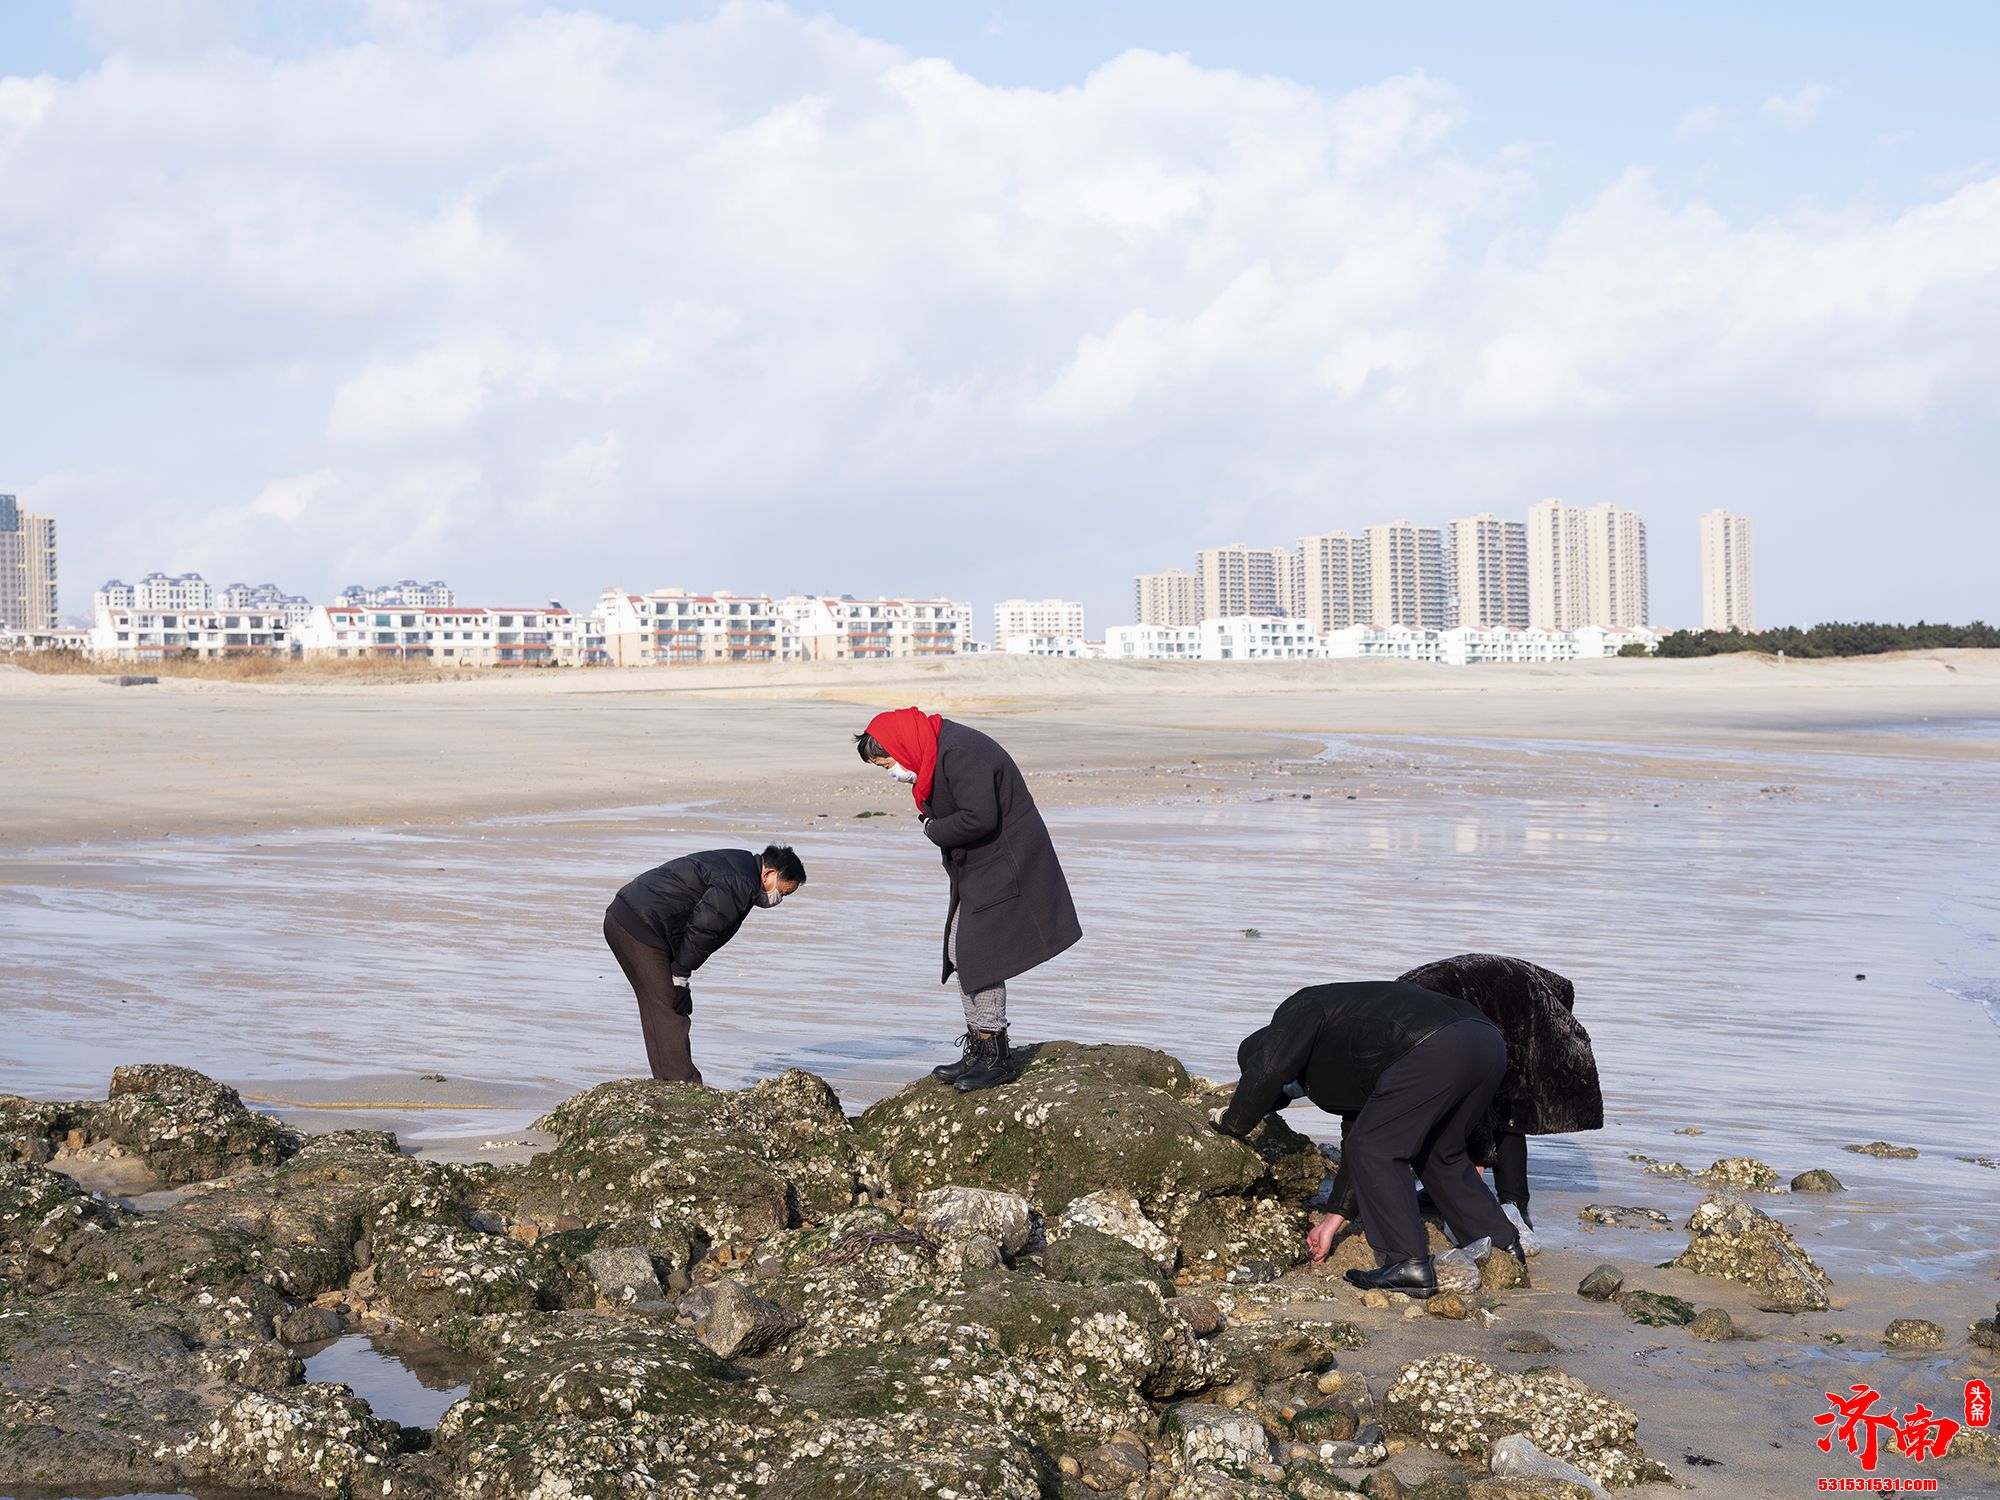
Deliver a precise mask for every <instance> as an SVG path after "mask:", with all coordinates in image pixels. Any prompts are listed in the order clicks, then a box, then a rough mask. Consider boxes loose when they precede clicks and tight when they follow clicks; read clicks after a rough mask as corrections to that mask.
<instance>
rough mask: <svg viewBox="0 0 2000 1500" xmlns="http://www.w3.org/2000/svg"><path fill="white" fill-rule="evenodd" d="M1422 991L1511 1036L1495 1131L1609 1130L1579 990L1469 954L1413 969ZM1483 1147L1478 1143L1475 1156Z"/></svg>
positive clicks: (1521, 966)
mask: <svg viewBox="0 0 2000 1500" xmlns="http://www.w3.org/2000/svg"><path fill="white" fill-rule="evenodd" d="M1402 977H1403V982H1404V983H1405V984H1416V985H1422V986H1423V987H1424V988H1425V989H1427V990H1435V991H1436V992H1437V993H1438V994H1440V995H1450V996H1452V997H1453V998H1454V999H1457V1000H1463V1001H1465V1002H1466V1003H1467V1004H1468V1005H1471V1006H1473V1007H1475V1008H1476V1009H1477V1010H1479V1012H1480V1013H1481V1014H1482V1015H1484V1016H1485V1017H1486V1018H1487V1019H1488V1020H1490V1021H1491V1022H1492V1023H1493V1024H1494V1025H1495V1026H1498V1027H1499V1028H1500V1031H1501V1034H1502V1035H1503V1036H1505V1037H1506V1038H1507V1076H1506V1078H1505V1079H1503V1080H1502V1081H1501V1084H1500V1091H1499V1092H1498V1093H1496V1094H1495V1095H1494V1096H1493V1104H1492V1107H1491V1108H1490V1109H1489V1110H1488V1111H1487V1118H1486V1125H1487V1130H1486V1131H1482V1132H1480V1134H1481V1135H1482V1136H1485V1135H1489V1134H1490V1133H1495V1132H1501V1131H1518V1132H1519V1133H1520V1134H1522V1135H1564V1134H1567V1133H1568V1132H1570V1131H1572V1130H1602V1129H1603V1128H1604V1092H1603V1089H1602V1088H1601V1086H1600V1085H1599V1083H1598V1080H1597V1058H1596V1056H1595V1055H1594V1054H1593V1053H1592V1052H1591V1050H1590V1033H1589V1032H1587V1031H1585V1030H1584V1029H1583V1025H1582V1023H1581V1022H1579V1021H1578V1020H1577V1018H1576V1016H1575V1015H1574V1014H1573V1012H1574V1010H1575V1007H1576V986H1575V985H1573V984H1571V983H1570V982H1569V981H1568V980H1567V979H1565V978H1563V976H1562V975H1560V974H1557V973H1555V972H1554V971H1553V970H1550V969H1544V968H1542V967H1541V966H1540V965H1539V964H1531V963H1529V962H1528V961H1527V960H1526V959H1525V958H1507V957H1505V956H1503V955H1501V954H1498V953H1461V954H1459V955H1458V957H1456V958H1443V959H1439V960H1438V961H1437V962H1436V963H1431V964H1425V965H1423V966H1422V967H1421V968H1416V969H1412V970H1410V972H1409V973H1407V974H1405V975H1403V976H1402ZM1484 1144H1485V1143H1484V1142H1483V1141H1475V1142H1474V1147H1473V1149H1474V1151H1475V1153H1477V1154H1478V1155H1482V1156H1483V1155H1484V1154H1485V1152H1483V1151H1481V1150H1480V1147H1481V1146H1482V1145H1484Z"/></svg>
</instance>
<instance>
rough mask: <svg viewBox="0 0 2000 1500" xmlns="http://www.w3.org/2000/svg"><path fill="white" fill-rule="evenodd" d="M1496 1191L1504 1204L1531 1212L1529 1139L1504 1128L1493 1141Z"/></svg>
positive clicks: (1494, 1185) (1494, 1188)
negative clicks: (1529, 1205)
mask: <svg viewBox="0 0 2000 1500" xmlns="http://www.w3.org/2000/svg"><path fill="white" fill-rule="evenodd" d="M1493 1192H1494V1195H1495V1196H1496V1197H1498V1198H1499V1200H1500V1201H1501V1202H1502V1203H1511V1204H1513V1205H1514V1206H1515V1207H1516V1208H1518V1209H1520V1210H1521V1212H1522V1213H1526V1212H1527V1211H1528V1138H1527V1137H1526V1136H1525V1135H1522V1134H1521V1133H1520V1132H1519V1131H1518V1130H1503V1131H1501V1132H1500V1134H1499V1135H1498V1136H1497V1137H1495V1139H1494V1142H1493Z"/></svg>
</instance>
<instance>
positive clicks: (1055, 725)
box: [0, 652, 2000, 855]
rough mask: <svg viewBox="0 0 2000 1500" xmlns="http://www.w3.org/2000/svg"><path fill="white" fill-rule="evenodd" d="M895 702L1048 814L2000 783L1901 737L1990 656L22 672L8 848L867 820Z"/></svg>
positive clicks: (1966, 705)
mask: <svg viewBox="0 0 2000 1500" xmlns="http://www.w3.org/2000/svg"><path fill="white" fill-rule="evenodd" d="M724 673H727V674H730V676H731V677H732V678H733V679H735V680H731V681H727V682H723V681H718V680H717V679H718V677H720V676H721V675H722V674H724ZM739 674H740V675H739ZM1447 674H1450V675H1447ZM906 701H917V702H920V703H922V704H924V705H925V706H926V707H930V708H933V709H934V710H937V711H942V712H945V713H947V714H953V713H956V714H961V715H964V716H966V717H968V718H973V719H977V720H979V721H981V722H986V723H988V724H989V725H991V727H994V728H995V729H997V730H998V731H999V733H1000V736H1001V737H1002V738H1003V739H1004V740H1005V741H1006V743H1007V744H1008V745H1009V747H1010V748H1011V749H1012V750H1013V751H1014V752H1015V754H1016V757H1017V758H1018V759H1019V760H1020V761H1021V764H1022V766H1023V769H1024V770H1025V771H1027V772H1028V774H1029V775H1030V776H1031V777H1034V778H1035V781H1036V785H1037V790H1038V794H1039V793H1040V791H1041V790H1042V788H1044V787H1049V788H1050V789H1051V795H1052V798H1053V799H1055V801H1056V802H1057V805H1060V803H1061V799H1062V797H1063V796H1064V795H1065V794H1064V793H1063V792H1062V791H1061V790H1059V789H1056V788H1055V787H1054V786H1053V782H1052V778H1056V777H1065V778H1068V777H1076V778H1085V777H1088V778H1095V780H1096V784H1097V785H1098V786H1099V787H1100V788H1102V787H1105V786H1110V785H1111V783H1113V782H1115V781H1116V780H1117V779H1118V778H1121V777H1129V778H1134V779H1136V780H1138V781H1142V782H1145V781H1157V782H1159V783H1161V784H1162V785H1164V784H1165V783H1166V782H1168V781H1170V780H1171V779H1172V778H1173V777H1174V776H1176V775H1179V774H1181V771H1182V768H1184V767H1186V766H1187V765H1188V764H1190V763H1193V762H1200V763H1202V764H1203V765H1204V767H1206V766H1208V765H1211V764H1213V763H1218V762H1220V763H1234V764H1242V765H1247V764H1249V763H1252V762H1264V761H1273V762H1275V761H1278V760H1283V759H1284V758H1285V752H1286V751H1287V750H1289V749H1290V748H1292V747H1293V746H1294V745H1296V743H1297V742H1298V740H1299V739H1300V738H1301V737H1314V738H1319V739H1322V740H1329V739H1331V740H1340V739H1353V740H1367V741H1370V742H1371V743H1380V744H1383V745H1385V746H1386V745H1391V744H1393V742H1395V741H1398V740H1404V741H1409V742H1412V743H1415V742H1429V741H1436V740H1442V741H1444V742H1447V743H1450V742H1463V741H1467V740H1476V741H1480V742H1482V743H1487V744H1490V745H1493V746H1494V747H1495V748H1494V749H1493V750H1492V751H1491V754H1493V755H1495V756H1505V755H1507V754H1508V753H1510V752H1509V751H1508V750H1507V749H1505V748H1503V747H1506V746H1510V745H1511V746H1515V747H1519V746H1523V745H1529V744H1532V743H1534V742H1561V741H1568V742H1572V743H1574V744H1580V745H1585V746H1591V747H1600V746H1601V747H1606V748H1607V749H1609V750H1610V751H1612V752H1614V753H1616V754H1618V755H1620V756H1626V755H1630V756H1634V757H1637V758H1640V759H1647V758H1649V757H1647V755H1646V751H1647V747H1648V746H1649V745H1651V744H1655V743H1657V742H1659V741H1661V740H1662V739H1664V740H1666V741H1668V742H1669V743H1670V744H1671V745H1673V746H1676V747H1686V748H1704V747H1706V748H1716V749H1727V750H1732V751H1735V752H1739V753H1740V754H1742V755H1744V756H1756V757H1763V758H1774V759H1777V760H1780V761H1782V760H1785V759H1788V758H1794V757H1797V756H1798V755H1801V754H1804V753H1807V752H1810V753H1813V754H1828V753H1831V754H1853V753H1871V754H1874V753H1883V752H1884V751H1888V752H1892V753H1893V754H1894V755H1895V756H1896V757H1897V758H1898V759H1902V760H1908V761H1912V762H1921V763H1925V764H1928V765H1935V766H1938V767H1941V768H1949V767H1952V766H1955V765H1976V764H1984V763H1990V762H1991V761H1992V760H1993V758H1994V757H1995V754H1996V745H1995V742H1994V741H1992V740H1989V739H1985V738H1979V737H1970V738H1958V737H1953V736H1951V735H1947V734H1937V733H1934V732H1920V733H1909V732H1904V731H1907V730H1909V729H1911V728H1912V727H1920V726H1922V725H1923V724H1924V722H1925V721H1926V720H1929V721H1932V722H1938V721H1944V722H1950V723H1960V724H1969V725H1973V726H1980V725H1985V724H1989V723H1991V724H2000V652H1934V653H1920V654H1915V655H1910V656H1902V657H1893V658H1869V659H1855V660H1847V661H1813V662H1786V663H1777V662H1770V663H1766V662H1761V661H1758V662H1748V661H1739V660H1735V659H1731V658H1720V657H1718V658H1705V659H1701V660H1697V661H1689V662H1679V661H1673V662H1656V661H1619V660H1607V661H1603V662H1578V663H1571V664H1567V665H1565V666H1562V667H1471V668H1444V667H1424V666H1409V665H1406V664H1400V663H1389V662H1327V663H1310V664H1283V663H1271V664H1267V663H1243V664H1237V665H1231V664H1193V663H1172V664H1155V663H1120V662H1066V661H1017V660H1009V659H1004V658H1001V659H993V658H972V659H968V660H966V661H963V662H956V663H950V664H943V663H902V662H883V663H840V664H827V665H823V666H816V667H784V668H764V667H731V668H695V669H690V668H654V669H631V670H620V671H617V672H613V671H612V670H611V669H605V671H603V672H601V673H593V674H589V675H576V676H569V675H564V676H562V677H560V678H557V677H554V676H541V677H534V678H522V677H503V678H483V679H481V680H478V681H467V682H444V683H430V682H423V683H390V684H377V685H364V686H352V685H333V686H322V685H316V684H315V685H296V684H281V685H261V684H258V685H245V684H230V683H210V682H200V681H166V682H161V683H159V684H157V685H155V686H151V687H144V688H116V687H110V686H106V685H103V684H100V683H97V682H96V681H94V680H82V679H68V678H56V677H35V676H31V675H29V674H25V673H11V674H5V675H4V676H0V723H4V725H5V728H6V733H5V734H4V735H0V778H4V779H5V781H6V782H7V783H8V784H9V785H10V786H11V787H12V789H13V791H12V799H13V800H12V805H11V806H10V808H9V816H8V817H7V819H6V820H5V822H4V824H0V854H9V855H11V854H18V853H23V852H28V851H33V852H38V853H42V852H48V851H50V850H55V849H60V848H63V847H65V846H71V845H77V844H100V845H101V844H105V843H114V842H119V841H132V840H149V839H164V838H171V837H174V836H177V835H187V834H204V835H205V834H211V833H222V832H256V831H259V830H279V829H300V828H313V827H340V826H361V825H370V824H378V825H393V824H401V825H404V826H412V827H421V826H427V825H438V824H449V823H456V822H462V821H465V820H467V819H471V818H479V817H495V816H531V815H535V814H544V813H568V812H581V811H590V810H598V809H615V808H632V807H642V806H657V805H662V804H680V805H687V804H691V803H697V802H703V803H716V804H718V805H720V806H723V807H725V808H728V809H732V810H736V809H744V810H747V809H753V808H764V809H771V810H778V809H781V808H784V807H787V806H790V807H800V806H804V805H806V804H808V803H812V804H818V806H819V807H820V808H823V809H826V810H831V811H836V812H848V813H851V812H853V811H856V810H861V809H863V808H865V807H867V806H870V805H873V804H875V803H878V802H880V801H881V800H882V794H881V792H880V789H879V788H878V787H877V786H876V785H875V783H874V781H873V780H872V778H870V777H869V776H868V774H867V773H866V770H865V768H862V767H860V766H859V765H858V763H856V762H854V761H853V760H852V757H851V756H850V755H848V754H846V753H845V751H846V747H847V743H848V741H849V739H850V738H851V736H852V734H853V732H854V730H855V728H856V727H857V726H858V725H859V724H860V723H862V722H865V717H866V715H867V714H868V713H870V712H872V711H874V710H875V709H877V708H880V707H883V706H887V705H891V704H895V703H899V702H906ZM1871 726H1875V727H1874V728H1873V729H1871ZM1850 739H1859V740H1865V741H1867V742H1868V743H1867V744H1865V745H1850V744H1847V743H1846V741H1848V740H1850ZM1073 766H1086V767H1090V768H1091V769H1090V770H1088V771H1070V770H1066V769H1065V768H1066V767H1073ZM1132 794H1134V789H1132V788H1119V787H1116V786H1111V789H1110V790H1109V791H1108V792H1107V793H1105V795H1109V796H1112V797H1117V796H1120V795H1132Z"/></svg>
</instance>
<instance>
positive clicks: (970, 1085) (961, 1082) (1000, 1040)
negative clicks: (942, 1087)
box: [951, 1026, 1014, 1094]
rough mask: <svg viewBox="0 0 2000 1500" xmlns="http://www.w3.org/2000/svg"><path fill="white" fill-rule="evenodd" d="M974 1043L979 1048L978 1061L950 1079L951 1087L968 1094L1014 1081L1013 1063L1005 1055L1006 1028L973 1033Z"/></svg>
mask: <svg viewBox="0 0 2000 1500" xmlns="http://www.w3.org/2000/svg"><path fill="white" fill-rule="evenodd" d="M974 1036H975V1043H976V1045H977V1046H978V1047H979V1048H980V1054H979V1061H978V1062H977V1063H976V1064H974V1065H973V1066H972V1067H970V1068H968V1069H967V1070H966V1071H965V1072H963V1073H961V1074H959V1075H958V1077H957V1078H955V1079H953V1080H952V1085H951V1086H952V1087H953V1088H955V1089H957V1090H958V1091H959V1092H960V1093H961V1094H970V1093H972V1092H973V1091H974V1090H976V1089H990V1088H992V1087H993V1086H994V1085H995V1084H1001V1083H1012V1082H1013V1081H1014V1064H1013V1061H1012V1060H1011V1059H1010V1058H1009V1057H1008V1056H1007V1028H1006V1027H1004V1026H1003V1027H1001V1028H1000V1029H999V1030H998V1031H989V1032H985V1033H975V1034H974Z"/></svg>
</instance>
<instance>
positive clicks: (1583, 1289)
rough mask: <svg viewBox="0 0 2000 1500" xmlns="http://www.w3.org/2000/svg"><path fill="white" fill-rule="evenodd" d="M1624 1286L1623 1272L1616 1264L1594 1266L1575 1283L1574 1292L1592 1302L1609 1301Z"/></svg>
mask: <svg viewBox="0 0 2000 1500" xmlns="http://www.w3.org/2000/svg"><path fill="white" fill-rule="evenodd" d="M1624 1286H1625V1273H1624V1272H1622V1271H1620V1270H1619V1269H1618V1268H1617V1267H1616V1266H1594V1267H1592V1268H1591V1270H1590V1272H1589V1274H1588V1275H1586V1276H1585V1277H1584V1278H1583V1280H1581V1281H1579V1282H1578V1283H1577V1284H1576V1294H1577V1296H1579V1297H1583V1298H1587V1299H1588V1300H1589V1301H1592V1302H1609V1301H1610V1300H1611V1299H1612V1298H1613V1297H1615V1296H1617V1295H1618V1293H1619V1292H1620V1291H1622V1290H1623V1289H1624Z"/></svg>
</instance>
